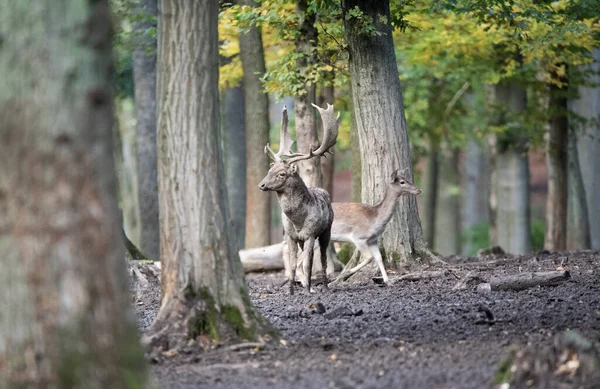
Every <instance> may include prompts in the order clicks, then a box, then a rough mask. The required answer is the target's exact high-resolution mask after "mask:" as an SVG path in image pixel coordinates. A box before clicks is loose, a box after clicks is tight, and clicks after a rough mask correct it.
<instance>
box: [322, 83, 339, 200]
mask: <svg viewBox="0 0 600 389" xmlns="http://www.w3.org/2000/svg"><path fill="white" fill-rule="evenodd" d="M334 100H335V96H334V89H333V85H329V86H325V87H323V88H321V93H320V95H319V104H318V105H319V106H320V107H326V106H327V104H333V102H334ZM321 171H322V172H323V189H325V190H326V191H327V192H329V194H330V195H331V198H333V182H334V175H335V155H329V156H327V158H321Z"/></svg>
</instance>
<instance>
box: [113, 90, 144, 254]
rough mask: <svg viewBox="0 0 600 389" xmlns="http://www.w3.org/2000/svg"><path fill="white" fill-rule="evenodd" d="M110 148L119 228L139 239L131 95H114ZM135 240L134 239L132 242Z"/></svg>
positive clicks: (135, 240)
mask: <svg viewBox="0 0 600 389" xmlns="http://www.w3.org/2000/svg"><path fill="white" fill-rule="evenodd" d="M114 104H115V123H114V125H113V150H114V158H115V168H116V171H117V181H118V194H119V195H118V204H119V208H120V209H121V212H122V216H123V217H122V222H123V231H125V234H126V235H127V236H128V237H130V239H131V240H132V241H133V242H139V241H140V215H139V213H140V208H139V205H138V196H137V193H138V183H137V172H136V170H137V168H136V166H137V163H136V155H135V148H136V147H135V137H136V134H135V128H133V126H131V125H130V124H129V123H133V122H134V109H133V99H131V98H129V97H126V98H123V99H115V102H114ZM132 244H133V243H132ZM136 244H137V243H136Z"/></svg>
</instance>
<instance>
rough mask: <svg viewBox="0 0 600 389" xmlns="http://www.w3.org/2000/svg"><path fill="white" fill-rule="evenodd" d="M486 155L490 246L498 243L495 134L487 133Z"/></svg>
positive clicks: (496, 141) (496, 140)
mask: <svg viewBox="0 0 600 389" xmlns="http://www.w3.org/2000/svg"><path fill="white" fill-rule="evenodd" d="M487 141H488V144H487V150H488V156H487V163H488V167H489V169H490V171H489V175H490V179H489V182H488V187H487V189H488V217H489V219H490V222H489V228H488V235H489V244H490V247H493V246H497V245H498V224H497V223H496V219H497V215H498V197H497V195H498V182H497V176H498V174H497V171H496V157H497V155H498V150H497V147H496V145H497V143H498V139H497V136H496V134H491V135H488V139H487Z"/></svg>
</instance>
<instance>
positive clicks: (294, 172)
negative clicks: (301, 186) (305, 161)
mask: <svg viewBox="0 0 600 389" xmlns="http://www.w3.org/2000/svg"><path fill="white" fill-rule="evenodd" d="M297 171H298V165H296V164H295V163H293V164H292V165H291V166H290V172H292V174H296V172H297Z"/></svg>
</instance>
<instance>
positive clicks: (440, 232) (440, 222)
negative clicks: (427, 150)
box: [433, 145, 461, 255]
mask: <svg viewBox="0 0 600 389" xmlns="http://www.w3.org/2000/svg"><path fill="white" fill-rule="evenodd" d="M444 148H445V149H443V150H441V152H440V157H441V158H440V159H439V173H440V174H439V175H438V178H439V184H438V196H437V206H436V207H435V208H436V210H437V213H436V218H435V224H434V225H433V226H434V228H435V237H436V240H435V245H434V246H433V247H434V249H435V251H436V252H438V253H439V254H441V255H452V254H460V249H461V229H460V205H461V196H460V182H459V173H458V150H456V149H454V150H451V149H450V145H445V147H444Z"/></svg>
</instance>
